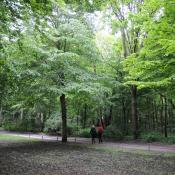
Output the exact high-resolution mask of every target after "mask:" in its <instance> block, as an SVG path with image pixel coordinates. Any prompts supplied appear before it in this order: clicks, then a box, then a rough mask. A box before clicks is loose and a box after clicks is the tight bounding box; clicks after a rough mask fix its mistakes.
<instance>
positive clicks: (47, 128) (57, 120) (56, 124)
mask: <svg viewBox="0 0 175 175" xmlns="http://www.w3.org/2000/svg"><path fill="white" fill-rule="evenodd" d="M58 131H59V132H61V115H60V114H59V113H54V114H52V115H51V117H50V118H48V119H47V120H46V122H45V124H44V132H45V133H48V134H53V135H55V134H57V132H58Z"/></svg>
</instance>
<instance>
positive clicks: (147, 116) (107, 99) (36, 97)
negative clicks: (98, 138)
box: [0, 0, 175, 142]
mask: <svg viewBox="0 0 175 175" xmlns="http://www.w3.org/2000/svg"><path fill="white" fill-rule="evenodd" d="M78 3H79V1H76V0H75V1H71V2H70V1H62V0H60V1H46V2H44V1H42V2H37V1H31V2H28V1H22V0H19V1H13V0H12V1H8V0H3V1H1V5H2V8H1V14H2V15H1V20H2V27H1V38H2V39H1V43H0V50H1V60H0V81H1V83H0V122H1V124H2V125H4V126H5V125H7V124H8V123H10V122H11V123H13V127H11V128H15V126H14V125H18V127H19V129H20V127H21V129H22V130H33V129H36V128H37V130H40V131H41V130H43V129H44V128H45V123H47V121H48V123H49V122H50V123H52V122H53V121H54V120H55V115H58V118H59V121H60V119H62V126H61V129H62V141H63V142H66V141H67V132H68V129H70V128H71V127H74V126H75V125H77V123H78V125H80V126H76V127H80V128H86V127H89V125H91V124H92V123H96V122H97V120H98V118H102V117H103V118H104V120H105V124H106V126H108V125H110V126H109V127H108V128H113V129H114V128H115V129H116V128H117V129H118V131H116V132H119V133H120V134H121V133H122V134H123V135H128V134H131V133H132V135H133V136H134V138H135V139H137V138H138V137H139V134H140V133H142V132H147V131H149V132H150V131H155V132H161V133H163V134H164V136H165V137H168V134H169V133H173V132H174V125H175V118H174V110H175V109H174V107H175V90H174V85H175V74H174V68H175V64H174V60H175V59H174V53H175V47H174V46H175V43H174V39H175V38H174V36H175V35H174V33H175V31H174V19H175V15H174V14H175V13H174V12H175V11H174V9H175V8H173V7H174V2H173V1H169V2H166V1H161V2H160V1H158V0H151V1H147V0H145V1H143V0H130V1H128V0H122V1H121V0H117V1H110V0H109V1H101V2H99V1H95V0H94V1H92V3H89V1H87V2H86V1H84V3H82V4H81V6H78V5H79V4H78ZM94 10H101V13H102V12H104V15H105V14H107V16H103V18H104V20H106V22H107V23H108V25H109V24H110V23H111V26H110V25H109V26H108V27H109V28H110V27H111V28H110V29H112V30H113V34H112V33H110V32H109V33H108V34H105V33H103V32H101V31H93V30H92V28H93V27H94V22H93V20H92V21H91V22H90V21H89V20H87V17H88V15H90V14H89V13H91V15H92V14H93V11H94ZM92 16H93V15H92ZM94 19H95V18H94ZM96 25H97V24H96ZM104 25H107V24H104ZM99 30H100V29H99ZM114 34H115V35H114ZM60 114H61V115H60ZM53 116H54V117H53ZM60 117H61V118H60ZM14 121H15V122H14ZM56 122H57V121H56ZM9 125H10V124H9ZM23 126H24V127H23ZM54 127H55V125H54ZM59 127H60V126H59Z"/></svg>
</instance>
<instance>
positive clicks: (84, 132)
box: [78, 128, 91, 138]
mask: <svg viewBox="0 0 175 175" xmlns="http://www.w3.org/2000/svg"><path fill="white" fill-rule="evenodd" d="M78 136H80V137H86V138H89V137H91V135H90V129H89V128H85V129H80V130H79V133H78Z"/></svg>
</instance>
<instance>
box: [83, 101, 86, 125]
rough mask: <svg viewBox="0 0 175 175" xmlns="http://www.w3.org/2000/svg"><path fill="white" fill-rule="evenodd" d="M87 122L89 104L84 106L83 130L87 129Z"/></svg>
mask: <svg viewBox="0 0 175 175" xmlns="http://www.w3.org/2000/svg"><path fill="white" fill-rule="evenodd" d="M86 120H87V104H85V105H84V119H83V128H85V127H86Z"/></svg>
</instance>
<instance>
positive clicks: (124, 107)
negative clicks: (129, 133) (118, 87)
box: [122, 99, 126, 134]
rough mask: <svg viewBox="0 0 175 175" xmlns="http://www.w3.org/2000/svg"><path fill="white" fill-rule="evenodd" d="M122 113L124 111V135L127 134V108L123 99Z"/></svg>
mask: <svg viewBox="0 0 175 175" xmlns="http://www.w3.org/2000/svg"><path fill="white" fill-rule="evenodd" d="M122 111H123V133H124V134H126V106H125V102H124V99H122Z"/></svg>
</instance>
